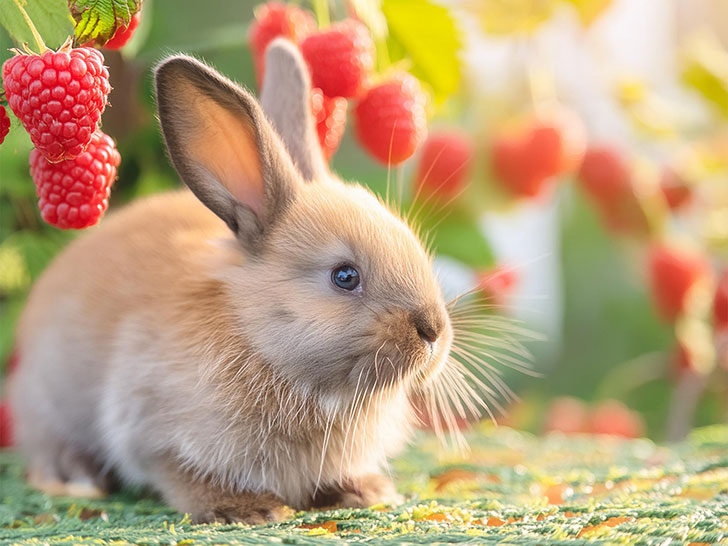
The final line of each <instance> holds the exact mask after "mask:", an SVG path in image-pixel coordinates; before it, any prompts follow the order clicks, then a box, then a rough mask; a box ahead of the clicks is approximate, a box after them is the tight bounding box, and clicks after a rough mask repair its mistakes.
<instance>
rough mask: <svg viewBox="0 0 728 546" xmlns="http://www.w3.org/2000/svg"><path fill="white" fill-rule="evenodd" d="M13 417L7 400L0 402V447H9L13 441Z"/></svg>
mask: <svg viewBox="0 0 728 546" xmlns="http://www.w3.org/2000/svg"><path fill="white" fill-rule="evenodd" d="M13 436H14V434H13V417H12V415H11V413H10V404H8V401H7V400H0V447H10V446H12V445H13V443H14V442H13V441H14V437H13Z"/></svg>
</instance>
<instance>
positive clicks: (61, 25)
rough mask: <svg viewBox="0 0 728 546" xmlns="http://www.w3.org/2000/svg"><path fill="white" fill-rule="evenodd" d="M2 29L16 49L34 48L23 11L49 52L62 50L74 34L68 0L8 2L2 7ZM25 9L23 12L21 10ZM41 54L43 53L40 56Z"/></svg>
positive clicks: (0, 12) (21, 0) (0, 15)
mask: <svg viewBox="0 0 728 546" xmlns="http://www.w3.org/2000/svg"><path fill="white" fill-rule="evenodd" d="M0 5H1V6H2V9H0V25H2V26H3V27H4V28H5V30H7V31H8V34H10V36H11V37H12V38H13V40H14V41H15V42H16V43H17V45H22V44H24V43H27V44H30V45H31V47H33V45H34V44H35V40H34V38H33V32H32V31H31V29H30V27H29V26H28V23H27V21H26V19H25V17H24V16H23V11H22V10H25V12H26V13H27V14H28V17H29V18H30V20H31V21H32V22H33V25H35V28H36V29H37V30H38V33H39V34H40V35H41V37H42V38H43V41H44V42H45V44H46V45H47V46H48V47H50V48H56V47H58V46H60V45H61V44H62V43H63V42H64V40H65V39H66V38H68V36H69V35H70V34H71V33H72V32H73V19H72V18H71V16H70V14H69V13H68V5H67V4H66V0H30V1H26V0H20V1H19V2H14V1H12V0H5V1H3V2H2V3H1V4H0ZM21 7H22V9H21ZM38 53H40V52H38Z"/></svg>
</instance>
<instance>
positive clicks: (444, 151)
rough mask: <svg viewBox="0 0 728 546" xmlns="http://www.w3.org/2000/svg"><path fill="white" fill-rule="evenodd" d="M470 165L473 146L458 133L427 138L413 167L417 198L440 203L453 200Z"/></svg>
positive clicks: (448, 132)
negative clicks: (421, 197) (440, 200)
mask: <svg viewBox="0 0 728 546" xmlns="http://www.w3.org/2000/svg"><path fill="white" fill-rule="evenodd" d="M472 162H473V145H472V144H471V142H470V138H469V137H468V135H466V134H465V133H463V132H461V131H458V130H449V131H440V132H438V133H433V134H431V135H430V136H428V137H427V140H425V143H424V144H423V145H422V152H421V154H420V164H419V166H418V167H417V175H416V177H415V188H416V190H415V191H416V192H417V195H420V194H422V196H423V197H429V196H431V195H432V196H434V197H436V198H439V199H442V200H448V199H451V198H454V197H455V196H456V195H458V193H460V191H461V190H462V189H463V187H464V186H465V183H466V182H467V180H468V177H469V175H470V165H471V163H472Z"/></svg>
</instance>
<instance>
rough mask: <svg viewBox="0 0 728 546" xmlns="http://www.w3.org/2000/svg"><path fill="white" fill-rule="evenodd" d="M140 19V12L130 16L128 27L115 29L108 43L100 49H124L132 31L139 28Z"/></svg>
mask: <svg viewBox="0 0 728 546" xmlns="http://www.w3.org/2000/svg"><path fill="white" fill-rule="evenodd" d="M141 17H142V12H141V11H137V12H136V13H135V14H134V15H132V18H131V20H130V21H129V25H128V26H125V27H119V28H117V29H116V32H114V35H113V36H112V37H111V38H110V39H109V41H108V42H106V43H105V44H104V45H102V46H101V47H103V48H104V49H121V48H122V47H124V46H125V45H126V43H127V42H128V41H129V40H131V37H132V36H133V34H134V31H135V30H136V28H137V27H138V26H139V19H141ZM84 45H86V44H84Z"/></svg>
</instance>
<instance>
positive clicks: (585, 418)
mask: <svg viewBox="0 0 728 546" xmlns="http://www.w3.org/2000/svg"><path fill="white" fill-rule="evenodd" d="M544 431H545V432H562V433H564V434H583V433H586V432H589V408H587V405H586V404H585V403H584V402H582V401H581V400H579V399H578V398H572V397H570V396H560V397H558V398H554V399H553V400H552V401H551V404H550V405H549V408H548V411H547V412H546V421H545V422H544Z"/></svg>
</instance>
